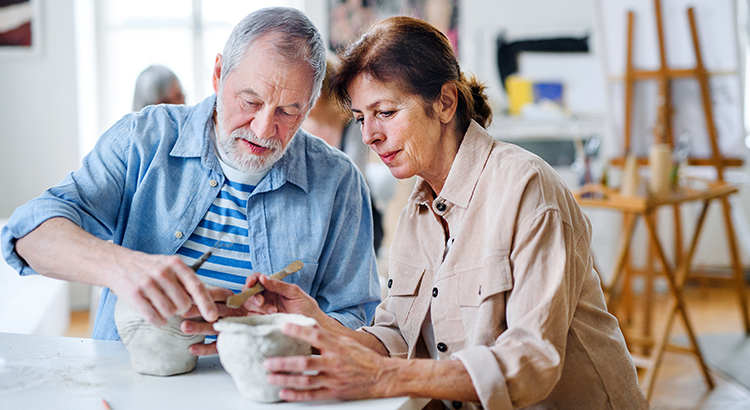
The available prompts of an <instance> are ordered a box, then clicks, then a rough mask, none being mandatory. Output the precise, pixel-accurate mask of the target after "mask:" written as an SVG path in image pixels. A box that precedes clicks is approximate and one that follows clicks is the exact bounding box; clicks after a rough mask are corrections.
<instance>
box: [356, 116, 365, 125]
mask: <svg viewBox="0 0 750 410" xmlns="http://www.w3.org/2000/svg"><path fill="white" fill-rule="evenodd" d="M354 121H357V122H358V123H359V125H362V124H364V123H365V117H355V118H354Z"/></svg>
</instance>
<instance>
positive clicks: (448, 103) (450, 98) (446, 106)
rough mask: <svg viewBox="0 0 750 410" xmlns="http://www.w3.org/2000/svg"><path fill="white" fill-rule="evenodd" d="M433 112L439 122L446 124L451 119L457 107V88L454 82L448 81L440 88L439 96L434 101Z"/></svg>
mask: <svg viewBox="0 0 750 410" xmlns="http://www.w3.org/2000/svg"><path fill="white" fill-rule="evenodd" d="M434 108H435V112H437V114H438V118H439V119H440V122H442V123H444V124H447V123H449V122H451V121H452V120H453V117H454V116H455V115H456V109H457V108H458V88H456V84H455V83H452V82H448V83H445V84H443V87H442V88H441V89H440V97H439V98H438V100H437V101H436V102H435V106H434Z"/></svg>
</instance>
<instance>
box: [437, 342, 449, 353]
mask: <svg viewBox="0 0 750 410" xmlns="http://www.w3.org/2000/svg"><path fill="white" fill-rule="evenodd" d="M437 348H438V352H440V353H445V352H446V351H447V350H448V345H446V344H445V343H443V342H440V343H438V344H437Z"/></svg>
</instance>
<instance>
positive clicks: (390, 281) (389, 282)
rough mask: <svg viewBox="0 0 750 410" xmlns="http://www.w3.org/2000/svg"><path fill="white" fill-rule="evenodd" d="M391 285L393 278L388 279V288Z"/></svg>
mask: <svg viewBox="0 0 750 410" xmlns="http://www.w3.org/2000/svg"><path fill="white" fill-rule="evenodd" d="M391 286H393V279H388V289H390V288H391Z"/></svg>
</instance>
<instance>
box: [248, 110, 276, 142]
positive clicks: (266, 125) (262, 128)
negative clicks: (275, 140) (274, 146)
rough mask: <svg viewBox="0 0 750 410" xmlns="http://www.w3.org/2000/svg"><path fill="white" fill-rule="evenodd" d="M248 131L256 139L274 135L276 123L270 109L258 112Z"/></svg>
mask: <svg viewBox="0 0 750 410" xmlns="http://www.w3.org/2000/svg"><path fill="white" fill-rule="evenodd" d="M250 129H251V130H252V131H253V134H255V136H256V137H258V138H264V139H267V138H271V137H273V136H274V135H276V121H275V118H274V112H273V110H270V109H262V110H260V111H258V112H257V113H256V115H255V118H253V121H252V123H251V124H250Z"/></svg>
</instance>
